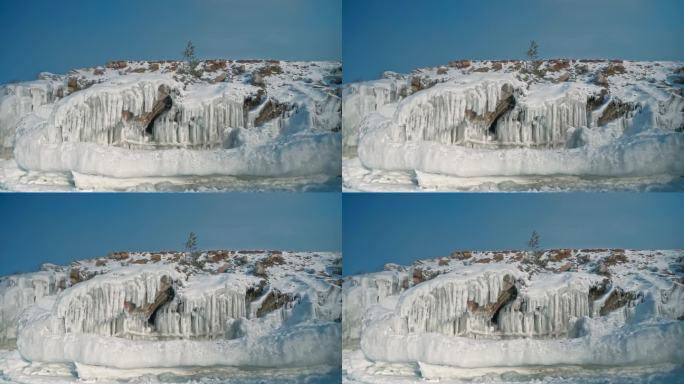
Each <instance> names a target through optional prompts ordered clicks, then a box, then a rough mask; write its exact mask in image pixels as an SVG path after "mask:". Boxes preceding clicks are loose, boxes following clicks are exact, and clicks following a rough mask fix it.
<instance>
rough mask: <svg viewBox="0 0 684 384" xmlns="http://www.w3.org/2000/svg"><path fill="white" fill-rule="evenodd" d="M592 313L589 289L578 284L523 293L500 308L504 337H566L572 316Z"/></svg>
mask: <svg viewBox="0 0 684 384" xmlns="http://www.w3.org/2000/svg"><path fill="white" fill-rule="evenodd" d="M590 315H591V304H590V302H589V294H588V291H584V290H580V289H577V288H574V287H562V288H559V289H555V290H548V291H546V292H544V293H543V294H541V295H534V296H529V295H521V296H519V297H517V298H516V300H515V301H513V302H511V303H509V304H507V305H506V306H504V307H503V308H501V311H500V312H499V317H498V321H497V323H498V326H499V331H500V332H501V334H502V335H503V336H504V337H552V338H553V337H563V336H566V335H567V334H568V332H569V331H570V327H571V325H572V324H571V321H572V319H578V318H581V317H583V316H590Z"/></svg>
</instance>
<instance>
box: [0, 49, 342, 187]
mask: <svg viewBox="0 0 684 384" xmlns="http://www.w3.org/2000/svg"><path fill="white" fill-rule="evenodd" d="M184 66H185V64H184V63H180V62H162V63H159V62H113V63H110V64H108V65H107V67H98V68H95V69H82V70H77V71H72V72H70V73H69V74H68V75H66V76H57V75H47V74H46V75H43V76H44V79H41V80H37V81H34V82H28V83H17V84H9V85H5V86H3V87H2V88H1V89H0V90H1V91H2V92H1V93H0V143H1V144H2V148H3V154H4V155H3V156H4V157H9V158H10V159H12V160H14V161H15V162H16V164H17V165H18V167H19V168H20V169H22V170H24V171H25V172H33V173H55V172H57V173H63V174H71V173H74V174H75V173H78V174H82V175H90V176H100V177H111V178H119V179H132V178H141V177H150V178H155V177H157V178H158V177H193V176H194V177H196V176H207V177H209V176H235V177H254V176H256V177H302V176H315V175H326V176H328V177H329V178H335V177H337V176H338V175H339V171H340V159H339V153H340V151H341V134H340V133H339V131H340V130H341V108H342V101H341V97H340V89H339V85H338V84H339V76H340V73H341V72H340V65H339V63H334V62H284V61H259V60H257V61H251V60H250V61H230V60H213V61H206V62H201V63H200V64H199V66H198V68H197V69H196V70H195V74H194V75H190V74H188V72H187V71H186V70H183V69H182V68H183V67H184ZM5 188H9V187H7V186H6V187H5Z"/></svg>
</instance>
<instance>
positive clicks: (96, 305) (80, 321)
mask: <svg viewBox="0 0 684 384" xmlns="http://www.w3.org/2000/svg"><path fill="white" fill-rule="evenodd" d="M162 278H165V279H167V281H171V277H170V276H169V275H168V274H167V273H166V272H164V271H155V272H143V273H140V274H136V275H134V276H130V277H122V278H116V279H112V278H108V277H105V276H103V277H102V278H101V277H99V276H97V277H94V278H93V279H91V280H88V281H86V282H82V283H80V284H78V285H75V286H73V287H71V288H70V290H69V292H68V294H65V295H62V296H60V298H59V300H58V301H57V303H56V315H57V317H60V318H63V319H64V326H65V330H66V332H71V333H96V334H99V335H104V336H118V335H123V334H128V333H133V334H140V333H145V332H146V331H147V330H146V326H147V323H146V322H147V317H144V316H143V313H136V311H135V309H136V308H142V307H145V306H150V305H152V304H153V303H154V302H155V300H156V298H157V295H158V294H159V293H160V288H162Z"/></svg>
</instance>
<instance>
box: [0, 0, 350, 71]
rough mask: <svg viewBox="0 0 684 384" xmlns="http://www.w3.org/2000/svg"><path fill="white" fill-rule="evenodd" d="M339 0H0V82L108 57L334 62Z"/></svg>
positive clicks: (95, 62) (339, 25)
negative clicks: (184, 55) (192, 53)
mask: <svg viewBox="0 0 684 384" xmlns="http://www.w3.org/2000/svg"><path fill="white" fill-rule="evenodd" d="M341 13H342V5H341V0H324V1H320V0H287V1H283V0H112V1H93V0H62V1H57V0H2V1H0V25H2V27H1V28H2V34H3V46H2V54H0V83H5V82H8V81H13V80H28V79H33V78H35V76H36V75H37V74H38V73H39V72H41V71H50V72H56V73H64V72H66V71H67V70H69V69H72V68H78V67H89V66H95V65H101V64H104V63H105V62H107V61H109V60H112V59H178V58H180V54H181V52H182V50H183V48H184V46H185V44H186V42H187V41H188V40H192V41H193V42H194V43H195V45H196V47H197V49H196V53H197V56H198V57H201V58H274V59H282V60H340V57H341V44H342V43H341V39H340V35H341V30H342V17H341Z"/></svg>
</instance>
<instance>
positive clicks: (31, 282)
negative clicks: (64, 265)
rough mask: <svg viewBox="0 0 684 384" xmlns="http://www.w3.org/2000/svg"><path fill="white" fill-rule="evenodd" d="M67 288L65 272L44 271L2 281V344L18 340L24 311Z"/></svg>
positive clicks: (0, 320) (9, 277)
mask: <svg viewBox="0 0 684 384" xmlns="http://www.w3.org/2000/svg"><path fill="white" fill-rule="evenodd" d="M65 286H66V274H65V273H64V272H52V271H44V272H36V273H26V274H21V275H13V276H7V277H3V278H2V279H0V342H3V341H6V340H13V339H16V338H17V319H18V318H19V315H20V314H21V312H22V311H23V310H24V309H26V308H28V307H29V306H31V305H33V304H35V303H36V301H38V300H40V299H41V298H43V297H45V296H50V295H54V294H56V293H57V292H59V291H60V290H61V289H63V288H64V287H65Z"/></svg>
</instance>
